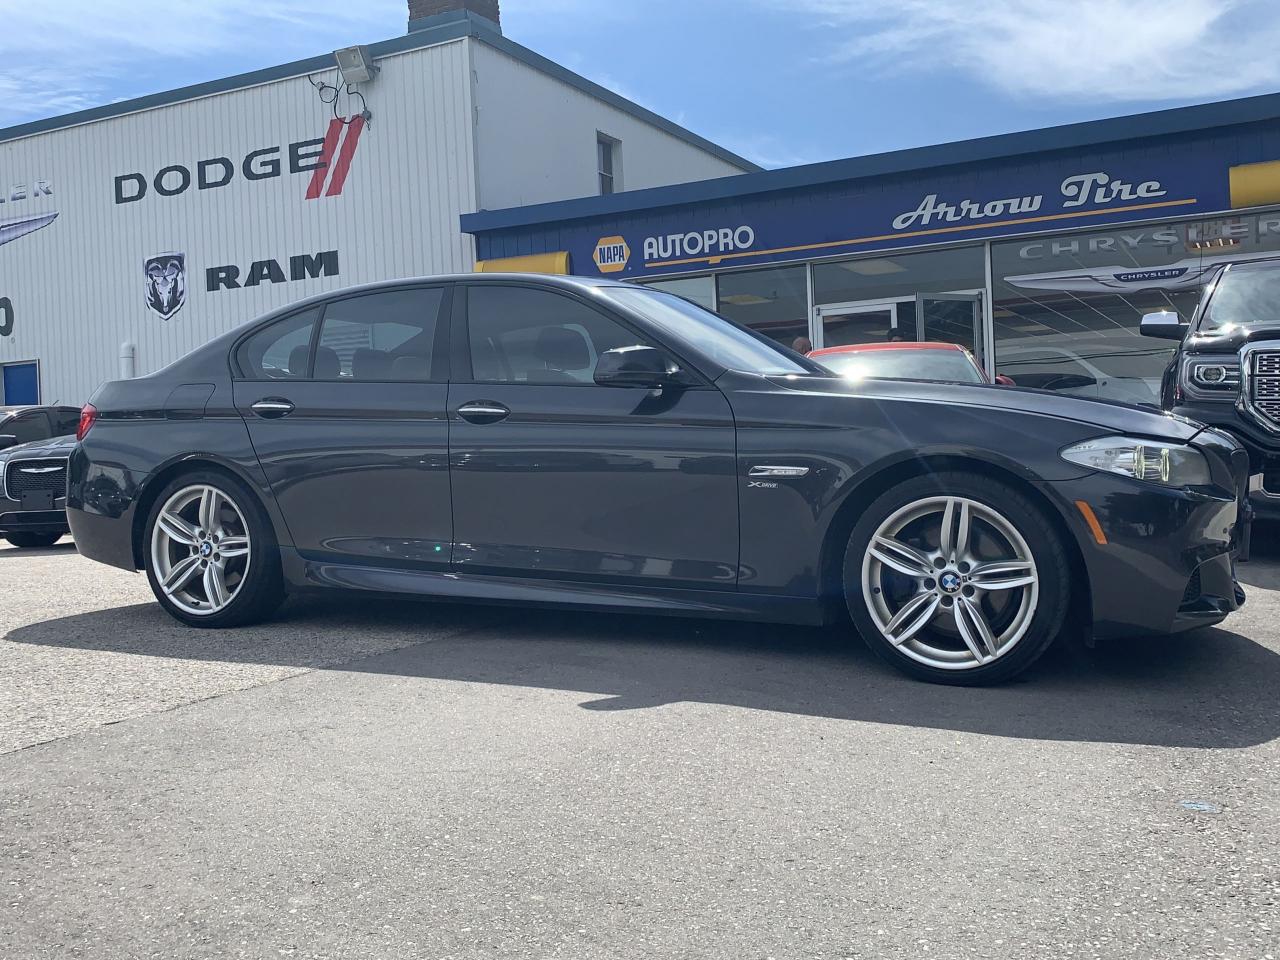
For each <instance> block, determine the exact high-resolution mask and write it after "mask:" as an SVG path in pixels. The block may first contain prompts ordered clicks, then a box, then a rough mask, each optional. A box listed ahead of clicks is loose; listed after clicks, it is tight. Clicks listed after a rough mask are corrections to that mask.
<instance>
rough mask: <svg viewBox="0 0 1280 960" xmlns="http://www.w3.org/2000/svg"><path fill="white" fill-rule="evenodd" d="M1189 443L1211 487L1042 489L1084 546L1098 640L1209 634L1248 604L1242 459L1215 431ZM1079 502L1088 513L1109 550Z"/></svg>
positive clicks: (1066, 485)
mask: <svg viewBox="0 0 1280 960" xmlns="http://www.w3.org/2000/svg"><path fill="white" fill-rule="evenodd" d="M1193 444H1194V445H1195V446H1197V447H1199V448H1200V449H1201V450H1202V451H1203V452H1204V453H1205V454H1206V456H1207V457H1208V458H1209V461H1210V465H1211V467H1212V469H1213V471H1214V486H1213V487H1207V488H1200V489H1196V490H1175V489H1169V488H1166V487H1162V486H1160V485H1158V484H1154V483H1148V482H1145V481H1140V480H1131V479H1129V478H1127V477H1122V476H1117V475H1113V474H1102V473H1091V474H1088V475H1086V476H1084V477H1080V478H1077V479H1074V480H1063V481H1056V482H1052V483H1046V484H1044V487H1045V488H1047V489H1046V493H1048V494H1049V495H1050V496H1053V497H1054V498H1055V500H1057V501H1058V503H1059V507H1060V509H1062V510H1063V515H1064V516H1065V517H1066V518H1067V522H1068V523H1069V524H1070V526H1071V528H1072V531H1073V532H1074V533H1075V535H1076V540H1077V542H1078V543H1079V545H1080V551H1081V555H1082V558H1083V560H1084V565H1085V568H1086V573H1087V576H1088V581H1089V589H1090V607H1091V611H1092V621H1093V623H1092V630H1093V635H1094V637H1095V638H1097V639H1107V638H1112V637H1130V636H1141V635H1161V634H1170V633H1177V632H1180V631H1183V630H1190V629H1193V628H1195V627H1202V626H1209V625H1212V624H1215V623H1220V622H1221V621H1222V620H1224V619H1225V618H1226V617H1227V615H1228V614H1230V613H1231V612H1232V611H1234V610H1237V609H1239V607H1240V606H1241V605H1242V604H1243V603H1244V600H1245V595H1244V590H1243V589H1242V588H1241V587H1240V585H1239V583H1238V582H1237V580H1236V576H1235V559H1236V552H1237V548H1238V546H1239V537H1240V535H1241V534H1242V532H1243V530H1242V526H1241V523H1242V520H1243V511H1242V509H1241V498H1242V496H1243V491H1244V486H1245V480H1246V475H1245V474H1246V469H1247V468H1246V457H1245V453H1244V451H1243V450H1241V449H1240V448H1239V447H1238V446H1237V445H1235V444H1233V443H1232V442H1231V440H1230V439H1228V438H1225V437H1221V436H1218V435H1216V434H1215V433H1213V432H1212V431H1206V432H1204V433H1201V434H1200V435H1199V436H1198V437H1196V438H1195V440H1194V441H1193ZM1080 502H1083V503H1086V504H1088V506H1089V508H1090V509H1091V510H1092V512H1093V513H1094V515H1095V517H1096V518H1097V521H1098V524H1099V527H1100V529H1101V531H1102V535H1103V537H1104V538H1105V541H1106V542H1105V543H1100V542H1099V541H1098V538H1097V537H1096V536H1095V535H1094V533H1093V532H1092V531H1091V529H1090V526H1089V524H1088V522H1087V521H1086V520H1085V518H1084V514H1083V513H1082V511H1081V508H1080V507H1079V506H1078V504H1079V503H1080Z"/></svg>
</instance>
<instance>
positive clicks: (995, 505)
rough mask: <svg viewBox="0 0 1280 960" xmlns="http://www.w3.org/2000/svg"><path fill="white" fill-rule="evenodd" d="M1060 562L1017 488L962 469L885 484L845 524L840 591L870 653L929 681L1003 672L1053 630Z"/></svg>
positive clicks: (1040, 519)
mask: <svg viewBox="0 0 1280 960" xmlns="http://www.w3.org/2000/svg"><path fill="white" fill-rule="evenodd" d="M1069 590H1070V566H1069V564H1068V562H1067V559H1066V555H1065V553H1064V551H1063V548H1062V544H1061V542H1060V539H1059V535H1058V533H1057V531H1056V530H1055V529H1054V527H1053V526H1052V525H1051V524H1050V523H1049V522H1048V520H1047V519H1046V517H1045V516H1044V514H1043V513H1042V512H1041V511H1040V509H1039V508H1038V507H1037V506H1036V505H1034V504H1033V503H1031V502H1030V501H1028V500H1027V499H1026V498H1025V497H1024V496H1023V495H1022V494H1020V493H1019V492H1018V491H1016V490H1013V489H1011V488H1008V487H1006V486H1004V485H1002V484H999V483H994V482H992V481H990V480H988V479H985V478H982V477H979V476H975V475H971V474H964V473H944V474H935V475H933V476H928V477H919V478H916V479H914V480H911V481H908V482H907V483H905V484H902V485H901V486H899V487H897V488H896V489H894V490H891V491H889V492H888V493H886V494H884V495H883V496H881V497H880V498H878V499H877V500H876V501H875V503H873V504H872V505H871V507H870V508H869V509H868V510H867V512H866V513H865V514H864V515H863V517H862V519H861V520H860V521H859V523H858V524H857V526H856V527H855V528H854V531H853V535H852V536H851V537H850V542H849V550H848V552H847V553H846V556H845V596H846V600H847V602H848V605H849V611H850V614H851V615H852V616H853V619H854V623H855V625H856V626H857V627H858V630H859V632H860V633H862V635H863V636H864V638H865V639H866V641H867V643H868V644H869V645H870V646H871V648H872V650H874V651H875V652H876V653H877V654H879V655H880V656H881V657H883V658H884V659H886V660H887V661H889V662H890V663H891V664H893V665H894V666H896V667H898V668H899V669H901V670H904V671H906V672H907V673H910V674H912V675H913V676H916V677H919V678H921V679H925V680H931V681H934V682H938V683H952V684H965V685H969V684H981V683H993V682H998V681H1000V680H1006V679H1008V678H1010V677H1012V676H1014V675H1016V674H1018V673H1020V672H1022V671H1023V670H1025V669H1026V668H1027V667H1028V666H1030V665H1031V663H1032V662H1033V661H1035V660H1036V659H1037V658H1038V657H1039V656H1040V655H1041V654H1042V653H1043V652H1044V651H1045V649H1047V648H1048V646H1049V644H1050V643H1052V641H1053V639H1054V637H1055V636H1057V634H1058V633H1059V632H1060V630H1061V628H1062V623H1063V620H1064V618H1065V614H1066V609H1067V599H1068V596H1069Z"/></svg>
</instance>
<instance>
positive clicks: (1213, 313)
mask: <svg viewBox="0 0 1280 960" xmlns="http://www.w3.org/2000/svg"><path fill="white" fill-rule="evenodd" d="M1278 321H1280V261H1277V260H1269V261H1266V262H1263V263H1237V264H1234V265H1233V266H1231V267H1230V268H1229V269H1227V270H1224V271H1223V273H1222V275H1221V276H1220V277H1219V278H1218V282H1217V284H1216V285H1215V287H1214V291H1213V297H1212V299H1211V300H1210V301H1209V311H1208V313H1206V314H1205V317H1204V320H1202V321H1201V323H1200V329H1201V330H1217V329H1219V328H1221V327H1227V326H1232V325H1234V324H1251V323H1276V322H1278Z"/></svg>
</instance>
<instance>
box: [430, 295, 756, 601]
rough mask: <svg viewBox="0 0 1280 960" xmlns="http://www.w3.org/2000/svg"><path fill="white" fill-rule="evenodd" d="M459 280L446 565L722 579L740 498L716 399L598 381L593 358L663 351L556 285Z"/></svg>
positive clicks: (509, 571)
mask: <svg viewBox="0 0 1280 960" xmlns="http://www.w3.org/2000/svg"><path fill="white" fill-rule="evenodd" d="M464 289H465V303H466V309H465V310H462V309H459V310H458V311H457V320H456V322H455V327H454V336H453V338H454V364H453V368H454V382H453V383H452V384H451V386H450V390H449V416H450V455H451V461H452V471H453V515H454V540H455V543H454V550H453V557H454V565H455V568H456V569H458V570H459V571H472V572H476V573H490V574H506V575H517V576H522V577H530V576H532V577H547V578H554V579H565V580H583V581H594V582H599V583H606V584H643V585H650V586H658V587H683V588H702V589H706V588H733V587H734V586H735V585H736V581H737V569H738V498H737V482H736V465H735V436H734V421H733V414H732V412H731V410H730V408H729V404H728V401H727V400H726V399H725V398H724V396H723V395H722V394H721V393H720V392H719V391H718V390H716V389H715V387H714V386H712V385H710V384H707V383H700V384H699V385H698V386H693V387H688V388H674V387H668V388H665V389H663V390H658V391H655V390H650V389H643V388H619V387H606V386H599V385H597V384H596V383H595V382H594V379H593V376H594V371H595V364H596V361H597V359H598V358H599V356H600V354H601V353H603V352H604V351H606V350H610V349H614V348H617V347H625V346H634V345H636V344H644V345H648V346H657V347H662V345H661V344H657V343H653V342H651V341H649V340H647V339H646V338H645V336H644V335H643V334H642V333H640V332H639V331H638V330H637V329H635V328H632V327H630V326H629V325H628V324H627V323H626V321H625V319H624V318H622V317H620V316H616V315H614V314H613V313H612V312H606V311H604V310H602V309H600V308H599V307H597V306H596V305H593V304H588V303H586V302H584V301H583V300H580V299H578V298H576V297H573V296H570V295H568V294H567V293H564V292H561V291H555V290H550V289H546V288H536V287H529V286H519V285H503V284H498V283H485V284H476V285H471V286H469V287H466V288H463V287H462V286H460V287H459V291H460V293H461V292H462V291H463V290H464ZM460 306H461V304H460Z"/></svg>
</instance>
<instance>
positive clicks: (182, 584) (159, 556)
mask: <svg viewBox="0 0 1280 960" xmlns="http://www.w3.org/2000/svg"><path fill="white" fill-rule="evenodd" d="M146 529H147V540H146V558H145V562H146V569H147V579H148V580H149V581H150V583H151V589H152V591H153V592H154V593H155V595H156V599H157V600H159V601H160V604H161V605H162V606H163V607H164V608H165V609H166V610H167V611H168V612H169V613H170V614H172V615H173V616H174V617H176V618H177V619H178V620H181V621H182V622H183V623H186V624H189V625H191V626H195V627H233V626H240V625H242V624H246V623H254V622H256V621H259V620H262V619H264V618H265V617H267V616H269V615H270V613H271V612H272V611H273V610H274V609H275V608H276V606H278V605H279V603H280V601H281V599H283V589H282V586H281V576H280V561H279V555H278V552H277V548H276V543H275V538H274V537H273V536H272V534H271V525H270V521H269V520H268V518H267V517H266V516H265V514H264V513H263V511H262V509H261V507H260V506H259V505H258V502H257V501H256V499H254V497H253V495H252V494H251V493H250V492H249V491H248V490H247V489H246V488H245V487H244V485H243V484H241V483H238V482H236V481H234V480H232V479H231V478H229V477H227V476H224V475H223V474H220V473H215V472H212V471H210V472H203V471H202V472H199V473H192V474H187V475H184V476H182V477H179V478H178V479H177V480H175V481H173V482H172V483H170V484H169V485H168V486H167V487H166V488H165V489H164V490H163V491H161V493H160V496H159V497H158V498H157V499H156V502H155V505H154V506H153V507H152V510H151V514H150V517H149V519H148V522H147V528H146Z"/></svg>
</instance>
